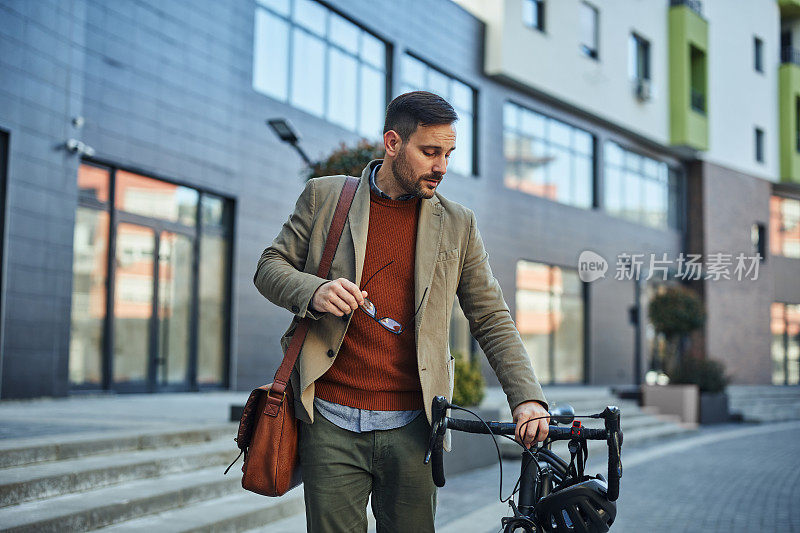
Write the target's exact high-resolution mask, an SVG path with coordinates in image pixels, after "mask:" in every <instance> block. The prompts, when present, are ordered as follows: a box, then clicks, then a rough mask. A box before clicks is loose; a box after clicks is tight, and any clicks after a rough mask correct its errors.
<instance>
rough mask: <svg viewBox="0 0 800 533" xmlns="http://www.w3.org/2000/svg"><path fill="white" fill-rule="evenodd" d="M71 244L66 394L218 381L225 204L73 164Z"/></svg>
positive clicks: (223, 348) (222, 360) (222, 351)
mask: <svg viewBox="0 0 800 533" xmlns="http://www.w3.org/2000/svg"><path fill="white" fill-rule="evenodd" d="M78 186H79V202H78V208H77V211H76V219H75V236H74V243H73V290H72V327H71V335H70V361H69V373H70V383H71V385H72V389H73V390H97V389H105V390H112V391H116V392H162V391H190V390H198V389H206V388H209V389H213V388H222V387H224V386H225V385H226V383H227V374H228V372H227V365H228V361H229V357H228V349H229V348H228V347H229V345H230V333H229V331H230V326H229V316H230V312H229V309H230V268H229V265H230V242H231V218H232V216H231V209H232V205H231V202H230V201H227V200H225V199H223V198H222V197H220V196H217V195H214V194H212V193H209V192H206V191H202V190H199V189H195V188H193V187H187V186H183V185H177V184H174V183H169V182H166V181H163V180H159V179H155V178H152V177H150V176H144V175H142V174H135V173H132V172H128V171H125V170H122V169H116V168H113V167H110V166H106V165H102V164H99V163H88V162H85V163H83V164H81V166H80V169H79V175H78Z"/></svg>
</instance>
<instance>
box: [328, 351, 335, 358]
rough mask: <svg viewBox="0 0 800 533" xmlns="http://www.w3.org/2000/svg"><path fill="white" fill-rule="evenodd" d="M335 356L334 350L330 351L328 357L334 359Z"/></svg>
mask: <svg viewBox="0 0 800 533" xmlns="http://www.w3.org/2000/svg"><path fill="white" fill-rule="evenodd" d="M334 355H336V354H335V353H333V350H328V357H333V356H334Z"/></svg>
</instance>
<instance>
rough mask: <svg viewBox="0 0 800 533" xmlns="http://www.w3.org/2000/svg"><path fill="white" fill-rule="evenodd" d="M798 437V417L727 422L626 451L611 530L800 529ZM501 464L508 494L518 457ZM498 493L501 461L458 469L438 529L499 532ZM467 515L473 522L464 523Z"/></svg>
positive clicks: (443, 497) (596, 465) (595, 465)
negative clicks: (778, 421) (757, 422)
mask: <svg viewBox="0 0 800 533" xmlns="http://www.w3.org/2000/svg"><path fill="white" fill-rule="evenodd" d="M762 429H763V433H764V434H763V435H761V434H759V433H760V431H761V430H762ZM798 443H800V423H788V424H784V425H781V426H780V431H776V430H774V429H773V426H771V425H763V426H756V427H753V426H735V425H726V426H721V427H714V428H709V429H703V430H701V431H700V433H699V434H698V435H697V436H696V437H690V438H688V439H686V440H685V441H680V440H677V439H676V440H673V441H671V442H668V443H660V444H656V445H654V446H649V447H646V448H639V449H636V448H634V449H630V450H625V452H626V453H624V454H623V458H624V459H625V458H627V459H628V461H629V464H627V465H626V466H625V472H624V476H623V479H622V488H621V495H620V499H619V502H618V514H617V521H616V523H615V524H614V526H613V527H612V528H611V532H612V533H641V532H643V531H646V532H647V533H661V532H664V533H666V532H669V533H684V532H686V533H689V532H690V533H695V532H725V533H728V532H734V531H736V532H746V533H755V532H758V533H767V532H781V533H783V532H795V531H796V532H800V506H798V505H797V502H798V501H800V471H798V464H800V463H798V461H797V456H798V452H800V444H798ZM684 444H685V446H683V445H684ZM602 453H603V452H602V451H600V450H599V449H597V448H595V451H594V452H591V453H590V455H591V457H593V459H592V460H591V461H590V465H589V466H590V468H589V470H588V472H589V473H595V472H598V471H600V472H603V471H604V469H605V462H604V460H603V461H600V459H601V457H602ZM601 464H602V466H600V465H601ZM504 465H505V468H504V479H503V484H504V490H503V495H504V496H507V495H508V492H509V491H510V488H511V487H512V485H513V483H514V481H515V480H516V475H518V472H519V461H504ZM497 494H498V468H497V467H496V466H495V467H493V468H484V469H481V470H477V471H474V472H470V473H467V474H464V475H461V476H453V477H452V478H450V479H448V483H447V485H446V486H445V487H444V488H443V489H440V490H439V505H438V511H437V530H442V531H448V532H449V530H451V529H453V530H454V529H455V528H453V527H452V526H453V525H454V524H455V522H456V521H458V520H459V519H462V520H461V523H460V524H459V527H458V529H459V530H460V531H478V532H490V531H492V532H496V531H498V530H499V528H500V517H501V516H504V514H503V509H502V506H499V504H498V503H497V502H498V498H497ZM483 511H485V512H483ZM507 514H510V513H508V512H506V513H505V515H507ZM467 515H469V517H470V520H468V522H469V523H470V524H471V525H469V526H467V527H466V528H465V527H464V523H463V522H464V520H463V517H464V516H467Z"/></svg>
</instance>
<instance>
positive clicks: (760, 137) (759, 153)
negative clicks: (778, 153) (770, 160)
mask: <svg viewBox="0 0 800 533" xmlns="http://www.w3.org/2000/svg"><path fill="white" fill-rule="evenodd" d="M755 134H756V136H755V141H756V161H758V162H759V163H763V162H764V130H762V129H761V128H756V129H755Z"/></svg>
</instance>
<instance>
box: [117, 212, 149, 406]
mask: <svg viewBox="0 0 800 533" xmlns="http://www.w3.org/2000/svg"><path fill="white" fill-rule="evenodd" d="M116 237H117V239H116V253H115V257H114V259H115V266H116V268H115V270H114V283H113V299H114V300H113V301H114V304H113V306H114V315H113V316H114V318H113V339H114V342H113V353H112V361H111V363H112V364H111V368H112V369H113V370H112V383H113V387H114V388H115V389H119V390H141V391H144V390H149V389H150V388H151V372H150V369H151V368H150V367H151V357H152V353H153V344H154V343H153V334H154V333H155V331H154V323H153V315H154V313H153V294H154V283H155V275H154V260H155V259H154V258H155V251H156V234H155V231H154V230H153V229H152V228H150V227H147V226H141V225H138V224H130V223H125V222H123V223H120V224H118V225H117V235H116Z"/></svg>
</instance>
